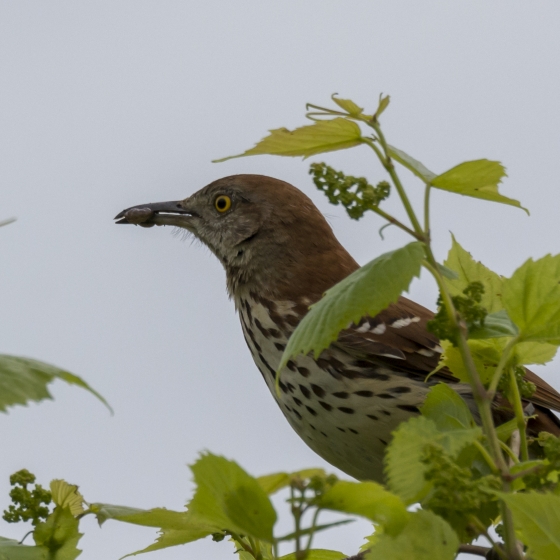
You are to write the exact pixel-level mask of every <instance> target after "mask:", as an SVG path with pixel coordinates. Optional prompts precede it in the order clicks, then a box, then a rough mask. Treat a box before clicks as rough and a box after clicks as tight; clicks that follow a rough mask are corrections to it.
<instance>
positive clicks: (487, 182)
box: [430, 159, 529, 214]
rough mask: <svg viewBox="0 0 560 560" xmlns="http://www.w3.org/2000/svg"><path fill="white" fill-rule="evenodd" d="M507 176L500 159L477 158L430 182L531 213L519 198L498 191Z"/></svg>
mask: <svg viewBox="0 0 560 560" xmlns="http://www.w3.org/2000/svg"><path fill="white" fill-rule="evenodd" d="M505 176H506V170H505V168H504V166H503V165H502V164H501V163H500V162H499V161H490V160H487V159H477V160H474V161H465V162H464V163H460V164H459V165H456V166H455V167H452V168H451V169H449V170H448V171H446V172H445V173H442V174H441V175H438V176H437V177H435V178H433V179H432V180H431V181H430V184H431V185H432V186H433V187H435V188H436V189H441V190H444V191H449V192H453V193H456V194H462V195H464V196H471V197H473V198H481V199H483V200H490V201H493V202H501V203H502V204H509V205H510V206H516V207H517V208H521V209H523V210H525V212H527V214H529V211H528V210H527V209H526V208H523V206H521V204H520V203H519V201H518V200H514V199H513V198H508V197H506V196H503V195H501V194H500V193H499V192H498V185H499V183H500V182H501V180H502V179H503V177H505Z"/></svg>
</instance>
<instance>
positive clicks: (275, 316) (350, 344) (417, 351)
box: [115, 174, 560, 482]
mask: <svg viewBox="0 0 560 560" xmlns="http://www.w3.org/2000/svg"><path fill="white" fill-rule="evenodd" d="M115 220H117V223H119V224H135V225H140V226H144V227H152V226H155V225H158V226H165V225H169V226H176V227H178V228H182V229H184V230H186V231H187V232H189V233H190V234H192V235H193V236H194V237H195V238H197V239H198V240H200V241H201V242H202V243H203V244H204V245H206V246H207V247H208V248H209V249H210V251H211V252H212V253H213V254H214V255H215V256H216V257H217V258H218V259H219V261H220V262H221V263H222V265H223V267H224V269H225V274H226V285H227V292H228V295H229V297H230V298H231V299H232V300H233V302H234V304H235V309H236V311H237V313H238V315H239V319H240V322H241V328H242V331H243V335H244V337H245V341H246V343H247V346H248V348H249V351H250V352H251V355H252V358H253V360H254V362H255V364H256V366H257V368H258V370H259V371H260V373H261V375H262V377H263V378H264V381H265V382H266V384H267V386H268V388H269V389H270V392H271V394H272V396H273V398H274V399H275V400H276V402H277V403H278V405H279V406H280V409H281V411H282V412H283V414H284V416H285V417H286V418H287V420H288V422H289V423H290V425H291V426H292V428H293V429H294V430H295V431H296V432H297V434H298V435H299V436H300V437H301V438H302V439H303V441H304V442H305V443H306V444H307V445H308V446H309V447H310V448H311V449H312V450H313V451H315V452H316V453H317V454H318V455H320V456H321V457H322V458H323V459H325V460H326V461H327V462H329V463H330V464H332V465H334V466H335V467H337V468H338V469H340V470H341V471H343V472H345V473H346V474H348V475H350V476H352V477H354V478H356V479H358V480H371V481H377V482H383V481H384V480H385V476H384V462H383V459H384V455H385V453H386V449H387V446H388V445H389V443H390V441H391V434H392V432H393V431H394V430H395V429H396V428H397V427H398V426H399V425H400V424H401V423H402V422H404V421H406V420H408V419H409V418H411V417H413V416H417V415H418V414H419V407H420V406H421V405H422V404H423V402H424V400H425V399H426V396H427V394H428V391H429V390H430V388H431V387H433V386H434V384H436V383H440V382H445V383H447V384H448V385H449V386H450V387H452V388H453V389H454V390H455V391H456V392H457V393H458V394H459V395H460V396H461V397H462V398H463V400H464V401H465V402H466V403H467V405H468V406H469V408H470V409H471V411H472V412H473V415H474V416H475V418H476V417H477V414H478V413H477V407H476V404H475V402H474V398H473V395H472V391H471V388H470V386H469V385H468V384H465V383H461V382H459V381H458V380H457V379H456V378H454V377H453V375H452V374H451V372H449V371H448V370H446V369H445V368H443V369H440V370H439V371H437V372H436V373H435V374H433V375H432V376H431V377H430V378H429V380H426V377H427V375H428V374H429V373H430V372H433V371H434V369H435V368H436V367H437V365H438V363H439V359H440V356H441V353H442V347H441V344H440V341H439V340H438V339H437V337H436V336H435V335H434V334H432V333H431V332H430V331H429V330H428V329H427V322H428V321H429V320H430V319H432V318H433V317H434V313H433V312H432V311H430V310H428V309H426V308H425V307H423V306H421V305H419V304H418V303H415V302H413V301H411V300H409V299H407V298H405V297H403V296H401V297H400V298H399V299H398V301H396V302H395V303H393V304H391V305H390V306H389V307H388V308H386V309H385V310H383V311H382V312H381V313H379V314H378V315H376V316H375V317H370V316H364V317H363V318H362V319H361V320H360V321H358V322H357V323H353V324H352V325H350V326H349V327H348V328H346V329H345V330H343V331H341V332H340V333H339V335H338V338H337V339H336V340H335V341H334V342H333V343H332V344H331V345H330V346H329V347H328V348H327V349H325V350H323V351H322V352H321V353H320V355H319V356H318V357H317V358H316V359H315V358H314V357H313V356H312V355H311V354H309V355H302V354H300V355H298V356H294V357H292V358H291V359H290V360H289V361H288V362H287V365H286V366H285V367H284V369H283V370H282V371H281V372H280V379H279V388H280V390H279V391H276V390H275V385H276V381H277V380H276V376H277V368H278V366H279V364H280V361H281V356H282V354H283V352H284V350H285V348H286V345H287V342H288V339H289V338H290V335H291V334H292V333H293V331H294V330H295V328H296V327H297V326H298V324H299V323H300V321H301V320H302V318H303V317H304V316H305V315H306V314H307V313H308V311H309V307H310V306H311V305H312V304H313V303H315V302H317V301H318V300H319V299H321V297H322V296H323V294H324V293H325V292H326V291H327V290H328V289H329V288H331V287H332V286H334V285H335V284H337V283H338V282H340V281H341V280H343V279H344V278H346V277H347V276H348V275H349V274H351V273H353V272H354V271H356V270H357V269H358V268H359V265H358V263H357V262H356V261H355V260H354V258H352V256H351V255H350V254H349V253H348V251H346V249H345V248H344V247H343V246H342V245H341V244H340V242H339V241H338V240H337V238H336V237H335V235H334V233H333V230H332V228H331V227H330V225H329V224H328V222H327V220H326V219H325V217H324V216H323V215H322V214H321V212H320V211H319V209H318V208H317V207H316V206H315V205H314V203H313V202H312V201H311V199H310V198H309V197H308V196H307V195H305V194H304V193H303V192H302V191H301V190H299V189H297V188H296V187H294V186H292V185H290V184H289V183H287V182H284V181H281V180H279V179H275V178H272V177H267V176H262V175H250V174H244V175H232V176H229V177H224V178H221V179H218V180H216V181H214V182H212V183H210V184H209V185H207V186H205V187H204V188H202V189H200V190H199V191H197V192H195V193H194V194H192V195H191V196H188V197H187V198H185V199H184V200H179V201H171V202H159V203H150V204H140V205H137V206H133V207H131V208H127V209H126V210H123V211H122V212H120V213H119V214H118V215H117V216H116V217H115ZM526 378H527V380H528V381H531V382H533V383H534V384H535V385H536V392H535V393H534V395H533V396H532V397H531V398H529V399H527V401H526V402H524V405H526V411H528V412H530V413H531V415H532V416H533V419H532V420H531V421H530V422H529V430H530V433H533V434H537V433H538V432H540V431H548V432H551V433H553V434H555V435H560V421H559V420H558V418H557V417H556V416H555V415H554V414H553V413H552V412H551V410H555V411H560V394H559V393H558V392H557V391H556V390H555V389H554V388H552V387H551V386H550V385H548V384H547V383H546V382H545V381H543V380H542V379H540V378H539V377H538V376H537V375H536V374H534V373H532V372H530V371H527V373H526ZM503 401H504V399H503V397H502V396H501V395H498V397H497V400H496V402H495V403H494V408H493V414H494V417H495V419H496V421H499V422H500V423H501V422H503V421H504V419H507V417H508V414H509V417H510V418H511V412H510V411H508V410H506V412H505V413H504V406H501V404H502V405H503ZM504 414H505V417H504Z"/></svg>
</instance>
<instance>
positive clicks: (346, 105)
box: [331, 93, 364, 117]
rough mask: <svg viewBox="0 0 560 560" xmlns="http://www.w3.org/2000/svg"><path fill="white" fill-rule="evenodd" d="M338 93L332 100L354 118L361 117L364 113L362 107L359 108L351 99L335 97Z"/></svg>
mask: <svg viewBox="0 0 560 560" xmlns="http://www.w3.org/2000/svg"><path fill="white" fill-rule="evenodd" d="M335 95H336V93H335V94H334V95H333V96H332V97H331V99H332V100H333V101H334V102H335V103H336V104H337V105H338V106H339V107H340V108H341V109H342V110H343V111H346V112H347V113H348V114H349V115H352V116H353V117H359V116H360V115H362V113H363V112H364V110H363V108H362V107H358V106H357V105H356V104H355V103H354V102H353V101H352V100H351V99H341V98H340V97H335Z"/></svg>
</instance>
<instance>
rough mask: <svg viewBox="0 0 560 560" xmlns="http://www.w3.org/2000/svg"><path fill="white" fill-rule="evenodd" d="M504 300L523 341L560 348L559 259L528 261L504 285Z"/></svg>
mask: <svg viewBox="0 0 560 560" xmlns="http://www.w3.org/2000/svg"><path fill="white" fill-rule="evenodd" d="M502 300H503V303H504V307H505V308H506V309H507V312H508V313H509V316H510V317H511V319H512V320H513V322H514V323H515V324H516V325H517V326H518V327H519V331H520V336H521V338H522V339H523V340H534V341H541V342H551V343H554V344H560V255H556V256H554V257H553V256H551V255H546V256H544V257H543V258H542V259H539V260H537V261H533V259H529V260H527V261H526V262H525V263H524V264H523V265H521V267H519V268H518V269H517V270H516V271H515V272H514V273H513V276H512V277H511V278H509V279H506V280H505V281H504V287H503V295H502Z"/></svg>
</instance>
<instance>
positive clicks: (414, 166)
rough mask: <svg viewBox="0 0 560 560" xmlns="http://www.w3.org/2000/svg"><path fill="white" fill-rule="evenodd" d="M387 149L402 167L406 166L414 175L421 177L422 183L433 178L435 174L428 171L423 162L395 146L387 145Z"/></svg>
mask: <svg viewBox="0 0 560 560" xmlns="http://www.w3.org/2000/svg"><path fill="white" fill-rule="evenodd" d="M387 148H388V149H389V155H390V156H391V157H392V158H393V159H394V160H395V161H398V162H399V163H400V164H401V165H402V166H403V167H406V168H407V169H408V170H409V171H412V173H414V175H416V177H418V178H420V179H422V181H424V183H430V182H431V181H432V179H435V178H436V177H437V175H436V174H435V173H433V172H432V171H430V170H429V169H428V168H427V167H426V166H425V165H424V164H423V163H420V162H419V161H418V160H416V159H414V158H413V157H412V156H409V155H408V154H407V153H406V152H403V151H402V150H399V149H398V148H395V146H387Z"/></svg>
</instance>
